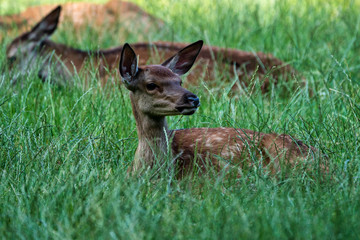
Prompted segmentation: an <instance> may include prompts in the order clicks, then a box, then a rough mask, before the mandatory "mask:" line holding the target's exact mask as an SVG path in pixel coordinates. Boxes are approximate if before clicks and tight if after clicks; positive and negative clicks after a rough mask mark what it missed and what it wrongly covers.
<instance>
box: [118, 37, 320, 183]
mask: <svg viewBox="0 0 360 240" xmlns="http://www.w3.org/2000/svg"><path fill="white" fill-rule="evenodd" d="M202 45H203V42H202V41H198V42H195V43H193V44H191V45H189V46H187V47H185V48H184V49H182V50H181V51H179V52H178V53H177V54H175V55H174V56H173V57H171V58H169V59H167V60H166V61H165V62H163V63H162V64H161V65H147V66H143V67H138V60H137V56H136V54H135V52H134V50H133V49H132V48H131V47H130V45H128V44H125V45H124V48H123V50H122V53H121V59H120V66H119V70H120V75H121V77H122V81H123V83H124V85H125V87H126V88H127V89H128V90H129V91H130V99H131V104H132V110H133V114H134V117H135V121H136V127H137V134H138V138H139V144H138V147H137V150H136V153H135V158H134V161H133V165H132V167H131V168H129V172H136V171H138V170H140V169H146V168H151V167H153V166H154V164H155V162H156V161H155V160H154V159H155V158H156V156H157V155H159V154H160V155H161V154H164V155H163V156H165V155H166V153H167V142H168V141H171V144H170V147H171V151H172V156H173V157H174V158H175V160H174V164H175V166H176V169H177V171H178V176H179V175H180V176H183V175H186V174H187V173H188V171H191V169H193V167H194V166H195V165H196V166H198V167H199V168H200V169H201V170H202V171H205V170H206V169H207V166H208V165H211V166H212V167H214V168H215V169H216V170H218V171H220V170H222V169H224V168H228V167H230V166H235V167H236V168H237V169H238V170H239V171H240V172H241V169H242V168H244V167H245V166H246V167H249V166H251V165H252V164H260V163H262V164H263V166H266V168H268V169H269V170H270V171H271V172H277V171H279V170H280V167H281V166H284V165H285V166H287V167H294V166H297V165H298V164H300V165H301V164H302V163H304V160H305V159H306V158H308V157H311V156H312V154H313V153H314V151H316V149H314V148H312V147H308V146H306V145H305V144H304V143H302V142H301V141H298V140H294V139H293V138H292V137H291V136H289V135H286V134H281V135H279V134H275V133H270V134H267V133H261V132H255V131H252V130H246V129H235V128H223V127H221V128H191V129H180V130H169V129H168V127H167V123H166V120H165V117H166V116H172V115H192V114H194V113H195V112H196V110H197V109H198V107H199V106H200V101H199V98H198V97H197V96H196V95H195V94H194V93H192V92H190V91H188V90H186V89H185V88H183V87H182V86H181V79H180V76H181V75H183V74H185V73H186V72H188V71H189V70H190V68H191V67H192V66H193V64H194V62H195V59H196V57H197V56H198V55H199V53H200V50H201V47H202ZM140 57H141V56H140ZM250 152H251V153H254V154H256V157H257V158H258V159H259V162H258V163H254V162H253V160H251V159H250ZM195 156H196V157H195ZM207 160H209V161H207ZM229 163H230V164H229Z"/></svg>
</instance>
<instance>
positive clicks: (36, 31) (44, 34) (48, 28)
mask: <svg viewBox="0 0 360 240" xmlns="http://www.w3.org/2000/svg"><path fill="white" fill-rule="evenodd" d="M60 12H61V6H58V7H57V8H55V9H54V10H52V11H51V13H49V14H48V15H47V16H46V17H44V18H43V19H42V20H41V21H40V22H39V23H38V24H36V26H35V27H33V28H32V29H31V31H30V32H29V35H28V39H29V40H31V41H42V40H44V39H46V38H48V37H50V36H51V34H53V33H54V31H55V30H56V28H57V25H58V23H59V17H60Z"/></svg>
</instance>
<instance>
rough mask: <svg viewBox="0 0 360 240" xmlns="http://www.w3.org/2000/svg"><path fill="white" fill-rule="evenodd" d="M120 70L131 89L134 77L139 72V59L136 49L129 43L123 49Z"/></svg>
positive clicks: (125, 82) (124, 81)
mask: <svg viewBox="0 0 360 240" xmlns="http://www.w3.org/2000/svg"><path fill="white" fill-rule="evenodd" d="M119 70H120V75H121V77H122V81H123V83H124V84H125V86H126V87H127V88H128V89H130V88H131V84H132V82H133V78H134V77H135V75H136V74H137V72H138V61H137V57H136V54H135V52H134V50H133V49H132V48H131V47H130V45H129V44H127V43H125V44H124V46H123V49H122V51H121V58H120V64H119ZM130 90H131V89H130Z"/></svg>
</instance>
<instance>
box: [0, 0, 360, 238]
mask: <svg viewBox="0 0 360 240" xmlns="http://www.w3.org/2000/svg"><path fill="white" fill-rule="evenodd" d="M9 2H10V1H9ZM9 2H8V3H7V5H9V4H10V3H9ZM23 2H24V4H27V3H29V2H28V1H23ZM136 2H137V3H139V4H140V5H141V6H143V7H144V8H145V9H146V10H147V11H149V12H151V13H152V14H154V15H156V16H157V17H159V18H162V19H163V20H165V21H166V23H167V24H166V27H164V28H163V29H162V30H161V31H159V32H154V33H150V34H149V35H148V36H147V39H149V40H152V41H155V40H171V41H186V42H192V41H196V40H198V39H204V40H205V41H206V43H208V44H212V45H217V46H223V47H233V48H238V49H242V50H247V51H254V52H255V51H263V52H269V53H272V54H273V55H275V56H276V57H278V58H280V59H282V60H284V61H286V62H288V63H291V65H292V66H294V67H295V68H296V69H297V70H298V71H299V72H300V73H301V74H302V75H303V76H304V77H305V79H306V80H307V83H308V85H307V87H306V88H299V89H296V90H287V91H284V88H288V89H291V88H290V87H289V85H290V84H291V83H290V84H288V83H283V84H280V85H281V86H278V87H273V88H272V90H271V91H270V92H269V93H267V94H265V95H263V94H261V90H260V87H259V85H258V84H255V86H254V91H253V92H245V93H244V92H237V93H235V94H229V90H228V89H229V88H231V84H232V82H233V81H234V79H230V80H229V81H227V82H220V81H219V83H218V85H219V86H221V87H218V88H216V87H215V88H208V86H207V83H205V82H203V81H202V80H201V79H199V83H198V85H197V86H192V87H191V88H190V89H191V90H192V91H193V92H194V93H196V94H197V95H198V96H200V99H201V108H200V109H199V111H198V112H197V113H196V114H195V115H193V116H184V117H180V116H179V117H171V118H168V121H169V125H170V127H171V128H189V127H195V126H196V127H216V126H237V127H241V128H248V129H252V130H256V131H263V132H278V133H288V134H291V135H292V136H295V137H297V138H298V139H301V140H303V141H304V142H305V143H307V144H310V145H313V146H315V147H317V148H319V149H321V150H322V151H323V152H324V153H326V154H327V155H328V156H329V165H330V168H331V171H332V177H331V179H329V180H327V181H320V180H319V179H318V178H316V177H315V178H314V177H310V176H308V175H307V174H306V173H304V172H294V174H292V175H290V176H289V177H282V176H276V177H272V176H268V175H266V174H264V173H263V172H262V171H261V169H257V168H255V167H254V168H253V169H249V171H248V172H247V174H246V176H244V178H242V179H235V178H234V179H228V180H226V181H222V180H221V179H218V178H216V177H211V176H205V177H198V178H195V179H186V180H183V181H177V180H176V179H173V178H172V176H171V175H169V174H167V173H166V172H165V171H164V172H161V173H160V175H161V177H159V178H152V172H149V173H146V174H144V175H143V176H141V177H138V178H136V177H130V178H127V177H126V169H127V167H128V166H129V164H130V162H131V161H132V159H133V156H134V152H135V149H136V146H137V138H136V131H135V121H134V119H133V116H132V111H131V107H130V101H129V98H128V95H127V92H126V90H125V89H124V88H123V87H121V88H120V89H101V88H100V87H99V85H98V84H97V79H96V78H95V77H94V79H93V82H92V84H91V86H90V87H89V88H88V89H83V88H80V87H71V86H64V87H61V88H60V87H56V86H54V85H51V84H49V83H42V82H41V80H40V79H38V77H37V73H36V66H35V67H34V68H35V70H29V73H28V75H26V76H24V77H23V78H24V79H23V81H22V86H21V85H17V86H12V85H11V84H10V81H9V79H10V78H11V76H10V73H9V72H8V71H7V70H6V67H5V62H6V57H5V51H6V45H7V44H8V43H9V42H10V41H11V38H10V37H9V38H4V40H3V41H2V42H0V69H5V70H4V71H5V72H4V74H3V75H0V236H2V237H1V238H4V239H89V238H90V239H360V189H359V187H360V184H359V180H360V179H359V177H360V142H359V140H360V139H359V137H360V130H359V129H360V90H359V84H360V80H359V79H360V74H359V69H360V58H359V54H360V41H359V27H360V17H359V16H360V10H359V9H360V8H359V7H360V4H359V2H358V1H350V0H349V1H347V0H343V1H341V0H337V1H325V0H291V1H285V0H273V1H261V0H244V1H238V0H225V1H223V0H213V1H210V0H208V1H205V0H203V1H191V0H186V1H175V0H170V1H165V0H161V1H155V0H154V1H153V0H152V1H145V0H138V1H136ZM0 4H3V2H1V3H0ZM4 6H5V5H4ZM9 9H10V8H8V9H7V10H2V12H1V13H3V14H4V13H11V12H12V11H13V10H9ZM134 24H136V23H134ZM67 27H68V26H67ZM87 31H90V32H91V29H90V30H89V29H88V30H87ZM52 39H54V40H55V41H58V42H62V43H66V44H70V45H73V46H77V47H81V48H83V49H89V48H96V47H98V46H101V47H102V48H105V47H110V46H116V45H119V44H122V43H120V42H119V41H118V40H117V39H114V37H113V35H112V34H109V33H107V32H100V33H97V34H77V35H76V36H75V35H74V31H73V30H72V29H65V27H64V26H60V29H59V31H57V32H56V33H55V35H54V36H53V37H52ZM129 41H130V42H134V41H136V36H134V35H132V36H131V38H130V39H129ZM140 57H141V56H140ZM90 70H91V69H89V71H90ZM293 81H296V79H293ZM308 88H311V89H312V95H309V91H308Z"/></svg>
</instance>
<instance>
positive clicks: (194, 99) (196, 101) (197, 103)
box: [187, 95, 200, 107]
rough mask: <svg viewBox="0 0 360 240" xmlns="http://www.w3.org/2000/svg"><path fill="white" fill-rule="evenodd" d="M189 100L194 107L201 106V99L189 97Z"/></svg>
mask: <svg viewBox="0 0 360 240" xmlns="http://www.w3.org/2000/svg"><path fill="white" fill-rule="evenodd" d="M187 100H188V101H189V102H190V103H192V105H193V106H194V107H198V106H200V99H199V98H198V97H197V96H196V95H191V96H188V97H187Z"/></svg>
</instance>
